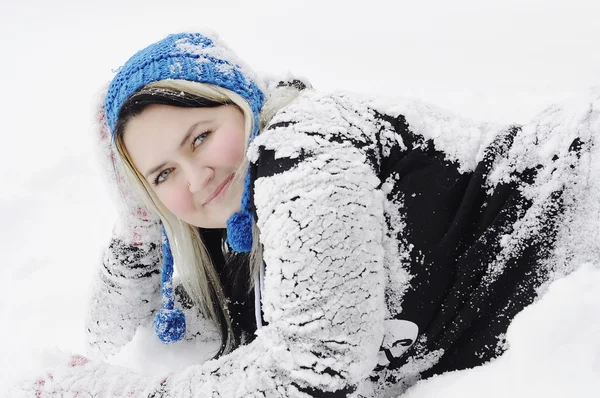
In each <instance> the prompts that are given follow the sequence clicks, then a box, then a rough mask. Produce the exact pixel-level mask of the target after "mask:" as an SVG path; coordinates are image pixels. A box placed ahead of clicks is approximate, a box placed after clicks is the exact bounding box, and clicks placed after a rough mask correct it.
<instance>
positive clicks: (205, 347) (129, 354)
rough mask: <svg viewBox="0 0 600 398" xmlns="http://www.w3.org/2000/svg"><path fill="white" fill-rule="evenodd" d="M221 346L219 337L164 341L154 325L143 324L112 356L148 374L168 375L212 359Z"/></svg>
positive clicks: (137, 370)
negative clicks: (174, 342)
mask: <svg viewBox="0 0 600 398" xmlns="http://www.w3.org/2000/svg"><path fill="white" fill-rule="evenodd" d="M218 350H219V341H218V340H213V341H207V340H202V339H196V340H184V341H180V342H178V343H177V344H163V343H162V342H161V341H160V340H159V339H157V338H156V334H155V333H154V331H153V330H152V328H150V327H145V326H140V327H139V328H138V329H137V331H136V333H135V335H134V336H133V339H132V340H131V341H130V342H129V343H128V344H126V345H125V346H123V348H122V349H121V350H120V351H119V353H118V354H117V355H115V356H113V357H112V358H110V359H109V360H108V362H109V363H110V364H113V365H120V366H124V367H126V368H129V369H132V370H134V371H136V372H137V373H141V374H145V375H157V376H160V375H165V374H168V373H172V372H179V371H182V370H183V369H185V368H187V367H188V366H191V365H195V364H201V363H204V362H205V361H207V360H209V359H211V358H212V357H213V355H214V354H215V353H216V352H217V351H218Z"/></svg>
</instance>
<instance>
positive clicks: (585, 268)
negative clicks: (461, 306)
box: [402, 263, 600, 398]
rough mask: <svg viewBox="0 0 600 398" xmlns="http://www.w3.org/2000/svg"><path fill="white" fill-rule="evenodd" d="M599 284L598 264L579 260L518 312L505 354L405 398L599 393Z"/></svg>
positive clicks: (589, 397)
mask: <svg viewBox="0 0 600 398" xmlns="http://www.w3.org/2000/svg"><path fill="white" fill-rule="evenodd" d="M598 286H600V264H598V263H595V264H592V263H586V264H583V265H581V266H580V267H579V269H578V270H577V271H575V272H573V273H572V274H571V275H569V276H567V277H565V278H563V279H560V280H557V281H555V282H553V283H552V285H550V287H549V288H548V291H547V293H546V294H545V295H544V296H543V297H542V298H541V299H540V300H539V301H538V302H537V303H535V304H533V305H530V306H529V307H527V308H526V309H525V310H523V311H522V312H521V313H519V314H518V315H517V316H516V317H515V319H514V320H513V322H512V324H511V326H510V327H509V329H508V332H507V335H506V338H507V343H508V345H509V347H510V348H509V350H508V351H507V352H506V353H505V354H504V355H503V356H502V357H500V358H497V359H496V360H494V361H492V362H490V363H489V364H487V365H484V366H480V367H476V368H473V369H470V370H465V371H460V372H452V373H446V374H443V375H439V376H435V377H433V378H431V379H428V380H424V381H420V382H419V383H417V385H415V386H414V387H413V388H411V389H410V390H408V391H407V393H406V394H405V395H403V396H402V398H425V397H437V396H443V397H444V398H454V397H456V398H464V397H479V396H485V397H486V398H505V397H541V398H564V397H577V398H596V397H598V396H600V338H599V336H600V317H599V316H598V314H600V295H599V294H598Z"/></svg>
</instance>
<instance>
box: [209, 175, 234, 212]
mask: <svg viewBox="0 0 600 398" xmlns="http://www.w3.org/2000/svg"><path fill="white" fill-rule="evenodd" d="M232 179H233V174H232V175H230V176H229V177H227V178H226V179H225V181H223V182H222V183H221V185H219V186H218V187H217V189H215V190H214V192H213V193H211V194H210V196H209V197H208V198H207V199H206V200H205V201H204V203H202V206H204V205H207V204H208V203H210V201H211V200H213V199H214V198H215V197H217V196H218V195H219V194H220V193H221V191H222V190H223V189H224V188H225V187H226V186H227V184H229V182H230V181H231V180H232Z"/></svg>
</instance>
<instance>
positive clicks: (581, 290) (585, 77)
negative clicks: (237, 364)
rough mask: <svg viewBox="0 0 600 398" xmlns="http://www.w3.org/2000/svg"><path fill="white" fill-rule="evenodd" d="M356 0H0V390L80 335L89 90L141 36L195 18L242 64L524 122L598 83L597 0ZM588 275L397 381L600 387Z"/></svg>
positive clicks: (442, 388)
mask: <svg viewBox="0 0 600 398" xmlns="http://www.w3.org/2000/svg"><path fill="white" fill-rule="evenodd" d="M356 3H357V4H356V5H353V4H352V2H348V1H344V2H342V1H330V2H323V1H320V2H318V1H304V2H294V3H293V4H291V2H290V3H286V2H280V1H276V0H268V1H265V0H259V1H254V2H251V4H249V2H243V1H237V0H230V1H228V2H226V3H223V2H206V1H203V0H195V1H191V0H189V1H179V0H178V1H173V2H170V3H169V5H170V7H169V9H165V5H166V3H165V2H164V1H155V0H149V1H144V2H142V1H139V0H135V1H128V2H123V1H122V0H121V1H115V0H107V1H104V2H95V3H91V4H86V3H85V2H74V1H69V0H60V1H54V2H43V1H41V0H32V1H23V2H8V1H7V2H2V3H0V37H2V39H1V40H2V42H1V43H2V46H1V48H2V52H3V54H2V62H0V79H2V81H1V84H2V87H3V88H4V92H5V93H9V94H8V95H5V96H3V98H2V99H1V100H0V101H1V105H2V106H1V107H0V109H1V111H0V112H1V114H2V126H3V129H4V133H3V138H4V139H3V145H2V146H0V159H1V160H0V161H1V162H2V170H3V182H4V184H3V189H2V191H1V196H0V217H2V221H3V225H4V226H5V227H4V228H3V232H2V235H1V239H0V242H1V243H0V247H1V249H2V252H3V253H4V258H5V266H4V268H3V271H4V293H5V294H4V297H5V299H4V300H3V301H2V303H0V319H2V327H0V395H1V392H2V391H3V390H4V388H5V387H7V386H8V385H10V384H11V381H12V380H14V379H15V378H17V377H19V375H20V374H22V373H23V372H25V371H26V370H27V369H29V368H31V367H33V366H37V365H38V364H39V363H40V362H41V361H42V360H43V355H42V354H43V353H46V352H49V351H51V350H52V349H54V348H59V349H61V350H67V351H74V352H83V350H84V340H83V339H84V330H83V318H84V316H85V311H86V308H85V305H86V297H87V294H88V288H89V283H90V280H91V276H92V272H93V270H94V268H95V267H96V266H97V265H98V258H99V253H100V250H101V248H102V246H103V245H104V244H105V243H106V241H107V239H108V238H109V236H110V230H111V228H112V224H113V222H114V217H115V213H114V210H113V209H112V207H111V206H112V205H111V203H110V201H109V199H108V197H107V195H106V194H105V192H104V187H103V186H102V183H101V182H100V179H99V176H98V174H97V170H96V169H95V163H94V153H93V148H91V141H90V139H89V138H90V132H89V129H90V127H91V120H92V109H91V104H92V97H93V95H94V94H95V92H96V91H97V90H98V88H99V87H100V86H101V85H102V84H103V83H104V82H105V81H107V80H109V79H110V78H111V76H112V72H111V70H114V69H116V68H117V67H118V66H119V65H120V64H122V63H123V62H124V61H125V60H126V58H127V57H129V56H130V55H131V54H132V53H133V52H134V51H136V50H138V49H140V48H141V47H142V46H145V45H147V44H148V43H150V42H151V41H154V40H158V39H159V38H161V37H162V36H164V35H166V34H167V33H170V32H175V31H180V30H194V29H196V28H210V29H212V30H215V31H217V32H219V33H220V35H221V36H222V37H223V39H225V41H227V42H228V43H229V45H230V46H231V47H232V48H234V49H235V50H236V51H237V52H238V54H239V55H240V57H241V58H243V59H244V60H246V62H247V63H248V64H249V65H250V66H252V67H253V68H254V69H256V70H257V71H263V72H268V73H286V72H288V71H289V72H292V73H295V74H298V75H301V76H306V77H308V78H309V80H311V82H312V83H313V85H314V86H315V87H317V88H319V89H324V90H328V89H334V88H343V89H349V90H354V91H361V92H372V93H381V94H389V95H393V94H401V95H409V96H414V97H418V98H420V99H422V100H424V101H427V102H431V103H433V104H436V105H439V106H442V107H444V108H446V109H449V110H451V111H454V112H457V113H459V114H461V115H463V116H466V117H471V118H475V119H479V120H489V121H497V122H502V123H510V122H516V123H525V122H527V121H529V120H530V119H531V118H532V117H533V116H535V115H536V114H537V113H538V112H540V111H542V110H543V109H544V108H546V107H547V106H549V105H551V104H552V103H553V102H558V101H562V100H563V99H565V98H567V97H569V96H570V95H573V94H577V93H579V92H581V91H583V90H585V89H587V88H588V87H589V86H592V85H599V84H600V52H599V51H597V50H596V48H597V42H598V39H597V38H598V37H600V25H599V24H598V23H597V20H598V17H600V3H598V2H597V1H595V0H587V1H584V0H571V1H569V0H550V1H549V0H545V1H543V0H527V1H524V0H521V1H517V0H509V1H502V2H500V1H477V0H455V1H453V2H444V1H442V0H438V1H431V0H429V1H427V0H426V1H422V2H419V3H418V4H413V3H412V2H411V3H409V2H404V1H397V2H392V1H387V2H386V1H380V0H373V1H370V2H367V3H364V2H356ZM596 266H598V264H597V265H596ZM598 286H600V271H599V270H598V268H594V267H593V266H585V267H583V268H581V269H580V270H579V271H578V272H577V273H575V274H573V275H571V276H570V277H568V278H565V279H563V280H561V281H558V282H556V283H555V284H554V285H553V286H552V287H551V289H550V291H549V293H548V294H547V295H546V296H544V298H543V299H542V300H540V302H539V303H537V304H535V305H533V306H531V307H529V308H528V309H526V310H525V311H523V313H521V314H520V315H519V317H517V318H516V319H515V321H514V322H513V325H512V326H511V329H510V330H509V334H508V340H509V342H510V344H511V349H510V350H509V351H508V352H507V353H506V354H505V355H504V356H502V357H501V358H499V359H498V360H496V361H494V362H493V363H491V364H488V365H486V366H483V367H480V368H476V369H472V370H468V371H462V372H455V373H452V374H447V375H442V376H439V377H436V378H433V379H431V380H428V381H424V382H422V383H420V384H419V385H417V386H416V387H414V388H413V389H411V390H409V392H408V393H407V394H406V396H407V397H410V398H423V397H437V396H443V397H453V396H459V395H460V396H461V397H463V398H469V397H479V396H481V395H486V396H488V397H505V396H515V397H531V396H536V397H538V396H539V397H564V396H565V395H569V396H574V397H597V396H600V339H599V338H598V336H600V320H599V319H600V299H599V296H598V294H597V293H596V292H597V291H598ZM147 337H148V336H145V335H144V331H141V333H140V335H139V336H138V338H139V340H136V342H134V344H133V345H132V346H130V347H129V349H130V350H131V351H130V352H140V350H141V351H144V350H145V352H146V354H147V355H149V356H150V357H151V356H152V355H154V354H156V353H157V351H158V350H160V347H156V348H154V347H151V346H150V345H149V344H145V343H143V342H144V341H146V340H144V339H145V338H147ZM136 344H137V346H136ZM140 347H143V349H144V350H142V349H140ZM198 349H199V350H200V351H202V350H203V349H205V347H200V348H198ZM163 356H164V355H163ZM128 358H129V359H128ZM127 360H129V361H130V362H129V363H128V365H129V366H132V367H136V366H140V362H138V363H137V364H136V363H135V361H131V356H127V355H123V358H121V361H122V362H126V361H127ZM180 365H181V363H180ZM146 370H147V371H153V370H152V369H146ZM155 370H156V369H155Z"/></svg>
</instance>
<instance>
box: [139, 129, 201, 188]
mask: <svg viewBox="0 0 600 398" xmlns="http://www.w3.org/2000/svg"><path fill="white" fill-rule="evenodd" d="M201 123H205V121H200V122H197V123H194V124H192V125H191V126H190V128H189V129H188V131H187V133H186V134H185V137H183V140H181V143H180V144H179V146H178V147H177V150H178V151H179V150H181V148H183V146H184V145H185V143H186V142H187V140H188V139H189V138H190V135H192V133H193V132H194V130H196V127H198V125H199V124H201ZM165 165H166V163H161V164H159V165H158V166H156V167H153V168H152V169H151V170H150V171H148V172H147V173H146V174H145V177H146V178H149V177H150V176H151V175H152V174H154V173H156V172H157V171H158V170H160V169H162V168H163V167H165Z"/></svg>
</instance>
